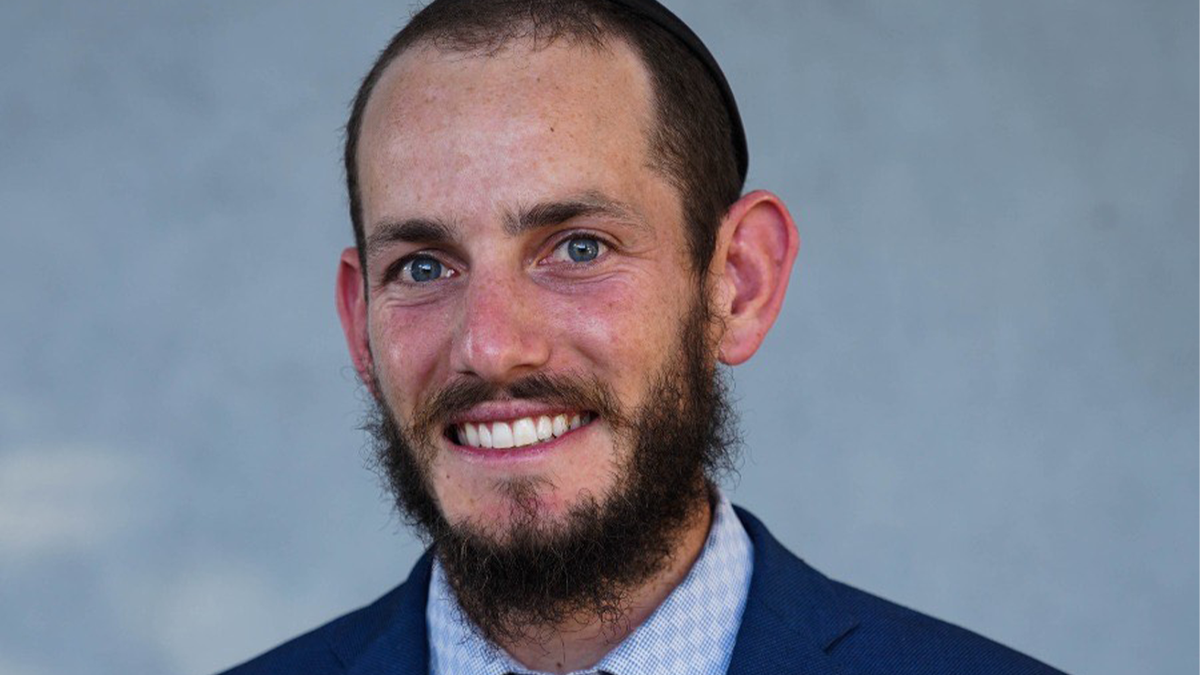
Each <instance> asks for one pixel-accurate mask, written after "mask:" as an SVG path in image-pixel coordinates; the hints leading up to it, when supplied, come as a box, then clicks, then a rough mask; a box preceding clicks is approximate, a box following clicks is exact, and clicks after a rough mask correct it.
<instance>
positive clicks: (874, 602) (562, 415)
mask: <svg viewBox="0 0 1200 675" xmlns="http://www.w3.org/2000/svg"><path fill="white" fill-rule="evenodd" d="M746 162H747V155H746V146H745V139H744V136H743V133H742V129H741V123H740V120H739V117H738V115H737V110H736V107H735V105H734V102H733V96H732V94H731V93H730V92H729V89H728V85H727V84H726V83H725V80H724V77H723V76H722V75H721V73H720V70H719V68H718V67H717V65H716V63H715V62H714V61H713V60H712V57H711V56H710V55H709V54H708V52H707V50H706V49H705V48H704V47H703V45H702V44H701V43H700V41H699V39H698V38H696V37H695V36H694V35H693V34H692V33H691V32H690V31H689V30H688V29H687V27H686V26H684V25H683V24H682V23H681V22H680V21H679V20H678V19H677V18H675V17H674V16H673V15H671V14H670V13H669V12H667V11H666V10H665V9H664V8H662V7H661V6H659V5H657V4H656V3H653V2H649V1H643V0H638V1H635V0H622V1H616V0H554V1H550V0H519V1H517V0H437V1H436V2H434V3H433V4H431V5H430V6H428V7H427V8H426V9H424V10H423V11H422V12H420V13H419V14H417V15H416V16H415V17H414V18H413V20H412V21H411V23H410V24H409V25H408V26H407V27H405V28H404V29H403V30H402V31H401V32H400V33H398V34H397V35H396V37H395V38H394V39H393V40H392V42H391V43H390V44H389V45H388V47H387V48H386V49H385V50H384V52H383V53H382V54H381V55H380V57H379V59H378V61H377V62H376V64H375V66H374V67H373V68H372V69H371V71H370V73H369V74H368V75H367V77H366V79H365V80H364V82H363V84H362V87H361V88H360V91H359V95H358V97H357V99H356V101H355V104H354V107H353V112H352V114H351V117H350V120H349V123H348V127H347V142H346V172H347V182H348V189H349V196H350V210H351V217H352V220H353V223H354V230H355V238H356V246H355V247H354V248H350V249H347V250H346V251H345V252H344V253H343V254H342V258H341V264H340V268H339V272H338V280H337V301H338V311H339V315H340V316H341V320H342V325H343V328H344V330H345V334H346V339H347V343H348V345H349V348H350V353H351V356H352V359H353V362H354V365H355V367H356V369H357V371H358V373H359V376H360V377H361V379H362V381H363V382H364V384H365V385H366V387H367V388H368V390H369V391H370V393H371V395H372V397H373V399H374V400H375V402H376V403H377V411H376V412H375V416H374V419H373V421H372V423H371V425H370V428H371V430H372V431H373V434H374V437H375V438H376V441H377V445H378V451H379V460H380V466H381V467H382V469H383V471H384V472H385V474H386V475H387V477H388V480H389V482H390V484H391V486H392V487H393V489H394V491H395V493H396V497H397V502H398V504H399V506H400V509H401V511H402V513H404V514H405V515H406V516H407V518H408V519H409V520H410V521H411V522H412V523H413V525H414V526H415V527H416V528H417V529H418V530H419V531H420V532H421V533H422V534H424V535H425V536H426V537H427V538H428V540H429V541H430V543H431V547H430V552H429V553H427V554H426V556H425V557H424V558H422V560H421V561H420V562H419V563H418V564H417V566H416V567H415V568H414V570H413V571H412V572H411V574H410V575H409V577H408V580H407V581H406V582H405V583H404V584H403V585H401V586H399V587H398V588H396V589H395V590H393V591H392V592H390V593H388V594H387V595H385V596H383V597H382V598H381V599H380V600H378V601H377V602H375V603H374V604H372V605H370V606H368V607H366V608H363V609H360V610H358V611H356V612H352V613H350V614H347V615H346V616H343V617H342V618H340V619H337V620H335V621H333V622H331V623H329V624H326V625H325V626H323V627H321V628H318V629H317V630H315V631H313V632H311V633H309V634H307V635H305V636H302V637H300V638H297V639H295V640H293V641H292V642H289V643H287V644H285V645H283V646H281V647H279V648H277V649H275V650H274V651H271V652H269V653H267V654H265V655H263V656H261V657H259V658H257V659H255V660H253V661H251V662H249V663H247V664H245V665H243V666H241V667H239V668H236V669H234V670H233V671H231V672H233V673H236V674H237V675H250V674H254V673H363V674H365V673H425V672H431V673H438V674H443V673H455V674H457V673H470V674H477V673H495V674H497V675H499V674H502V673H510V672H512V673H543V672H546V673H567V672H585V673H613V674H615V675H634V674H635V673H636V674H643V673H723V672H731V673H768V672H769V673H784V672H805V673H898V672H899V673H940V672H955V673H985V672H986V673H1034V672H1038V673H1043V672H1054V671H1052V670H1051V669H1050V668H1048V667H1046V666H1044V665H1042V664H1039V663H1037V662H1035V661H1033V660H1031V659H1029V658H1027V657H1024V656H1021V655H1019V654H1017V653H1015V652H1012V651H1011V650H1008V649H1007V648H1005V647H1002V646H1000V645H997V644H995V643H993V642H990V641H987V640H985V639H983V638H981V637H978V636H976V635H974V634H971V633H969V632H967V631H964V630H962V629H959V628H956V627H953V626H950V625H948V624H945V623H941V622H939V621H937V620H934V619H931V618H928V617H925V616H922V615H919V614H917V613H915V612H912V611H910V610H907V609H904V608H901V607H898V606H896V605H893V604H891V603H888V602H886V601H884V600H881V599H878V598H875V597H873V596H870V595H867V594H865V593H863V592H861V591H858V590H855V589H852V588H849V587H847V586H845V585H842V584H839V583H836V582H832V581H830V580H828V579H826V578H825V577H823V576H821V575H820V574H819V573H817V572H816V571H815V570H813V569H811V568H809V567H808V566H806V565H805V564H804V563H803V562H801V561H800V560H799V559H797V558H796V557H794V556H793V555H792V554H791V553H789V552H788V551H786V550H785V549H783V548H782V547H781V546H780V544H779V543H778V542H776V541H775V540H774V539H773V538H772V537H771V535H770V534H769V533H768V532H767V530H766V529H765V528H764V526H763V525H762V524H761V523H759V522H758V521H757V520H755V519H754V518H753V516H751V515H750V514H748V513H746V512H745V511H741V510H735V509H734V508H733V507H732V506H731V505H730V504H729V502H728V500H727V499H726V498H725V497H724V496H723V495H722V494H721V493H720V491H719V490H718V489H717V488H716V487H715V479H716V478H717V477H718V476H719V474H720V472H721V470H722V469H723V468H724V467H726V466H727V465H728V463H729V454H730V452H731V449H732V447H733V446H734V439H735V436H736V434H735V431H734V430H733V428H732V421H731V420H732V415H731V413H730V410H729V408H728V405H727V403H726V401H725V398H724V392H723V388H722V384H721V383H722V380H721V379H720V377H719V375H718V371H717V368H718V366H717V363H718V362H720V363H724V364H728V365H736V364H738V363H741V362H743V361H745V360H747V359H748V358H750V356H751V355H753V354H754V352H755V351H756V349H757V348H758V346H759V344H760V343H761V342H762V340H763V337H764V336H765V335H766V333H767V331H768V329H769V328H770V327H771V325H772V323H773V322H774V320H775V317H776V315H777V314H778V312H779V309H780V307H781V304H782V302H783V297H784V292H785V290H786V288H787V282H788V276H789V273H790V270H791V266H792V262H793V260H794V259H795V256H796V251H797V248H798V246H799V239H798V235H797V233H796V229H795V226H794V224H793V222H792V219H791V216H790V215H789V214H788V211H787V209H786V207H785V206H784V204H783V203H782V202H781V201H780V200H779V198H778V197H776V196H775V195H773V194H771V193H769V192H764V191H755V192H749V193H746V194H742V184H743V181H744V178H745V171H746Z"/></svg>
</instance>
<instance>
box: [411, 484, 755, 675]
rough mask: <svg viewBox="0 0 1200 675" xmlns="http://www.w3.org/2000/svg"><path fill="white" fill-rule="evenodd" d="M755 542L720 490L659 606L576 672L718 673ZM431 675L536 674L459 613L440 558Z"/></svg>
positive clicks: (432, 607)
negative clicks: (692, 555)
mask: <svg viewBox="0 0 1200 675" xmlns="http://www.w3.org/2000/svg"><path fill="white" fill-rule="evenodd" d="M753 555H754V553H753V547H752V545H751V543H750V538H749V536H748V535H747V534H746V530H745V528H743V527H742V523H741V521H740V520H738V517H737V514H736V513H734V511H733V507H732V505H730V503H729V500H728V498H726V497H725V495H724V494H722V493H720V492H719V491H718V493H717V503H716V506H715V508H714V509H713V523H712V526H711V527H710V528H709V532H708V538H707V539H706V540H705V543H704V548H703V550H701V552H700V556H699V557H698V558H697V559H696V562H695V563H694V564H693V565H692V569H691V570H689V571H688V574H687V576H686V577H684V580H683V581H682V582H681V583H680V584H679V585H678V586H676V587H675V589H674V590H673V591H671V594H670V595H668V596H667V599H666V600H664V601H663V603H662V604H661V605H659V606H658V609H656V610H654V612H653V613H652V614H651V615H650V617H649V618H647V619H646V621H644V622H643V623H642V625H640V626H638V627H637V629H636V630H634V631H633V632H632V633H630V634H629V635H628V636H626V638H625V639H624V640H623V641H622V642H621V643H620V644H619V645H617V646H616V647H615V648H614V649H613V650H612V651H611V652H609V653H608V654H607V655H605V657H604V658H603V659H601V660H600V662H599V663H597V664H596V665H595V666H594V667H592V668H588V669H584V670H580V671H576V673H575V675H584V674H587V673H597V672H600V671H603V672H606V673H612V675H655V674H658V673H663V674H667V673H671V674H674V673H684V672H686V673H698V674H701V675H707V674H709V673H712V674H717V673H724V672H725V671H726V669H727V668H728V667H729V660H730V657H731V656H732V654H733V645H734V641H735V640H736V638H737V631H738V626H739V625H740V624H741V620H742V612H743V611H744V610H745V607H746V596H747V594H748V592H749V589H750V576H751V572H752V569H753ZM425 614H426V620H427V623H428V627H429V628H428V630H429V647H430V649H429V656H430V661H429V666H430V673H432V675H452V674H454V673H478V674H479V675H503V674H504V673H510V672H511V673H519V674H521V675H538V674H537V671H532V670H529V669H528V668H525V667H524V666H521V665H520V664H518V663H517V662H516V661H515V660H514V659H513V658H512V657H510V656H509V655H508V654H507V653H505V652H504V651H503V650H502V649H499V648H497V647H495V646H493V645H492V644H491V643H489V642H488V641H487V640H486V639H484V638H483V637H482V636H481V635H480V634H479V632H478V631H477V630H476V629H475V628H474V626H472V625H471V624H470V623H469V622H468V621H466V620H465V619H464V618H462V612H461V610H460V609H459V606H458V601H457V600H456V599H455V598H454V593H453V591H452V590H451V589H450V586H449V583H448V582H447V580H446V575H445V572H444V571H443V570H442V567H441V564H440V563H438V562H437V560H436V559H435V560H434V565H433V574H432V576H431V577H430V581H429V601H428V603H427V605H426V610H425Z"/></svg>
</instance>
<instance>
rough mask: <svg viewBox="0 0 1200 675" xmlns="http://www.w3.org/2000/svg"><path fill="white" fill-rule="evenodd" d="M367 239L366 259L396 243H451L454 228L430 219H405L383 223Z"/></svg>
mask: <svg viewBox="0 0 1200 675" xmlns="http://www.w3.org/2000/svg"><path fill="white" fill-rule="evenodd" d="M374 229H375V231H374V232H372V233H371V236H369V237H367V243H366V248H367V257H368V258H370V257H372V256H374V255H376V254H377V253H378V252H379V250H380V249H382V248H385V247H387V245H388V244H394V243H396V242H414V243H424V244H429V243H433V242H443V241H451V240H453V239H454V238H455V236H454V234H455V232H456V228H454V227H453V226H451V225H449V224H447V223H444V222H442V221H440V220H436V219H432V218H407V219H405V220H400V221H396V222H384V223H382V224H380V225H378V226H376V227H375V228H374Z"/></svg>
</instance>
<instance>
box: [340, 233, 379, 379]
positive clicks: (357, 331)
mask: <svg viewBox="0 0 1200 675" xmlns="http://www.w3.org/2000/svg"><path fill="white" fill-rule="evenodd" d="M337 311H338V317H340V318H341V320H342V332H344V333H345V334H346V346H347V347H349V348H350V359H351V360H352V361H353V362H354V369H355V370H357V371H358V379H359V380H361V381H362V382H363V383H364V384H366V385H367V387H368V388H370V389H372V392H371V393H372V394H378V392H375V391H374V381H373V378H372V377H371V341H370V334H369V332H368V329H367V289H366V284H365V282H364V281H363V273H362V266H361V263H360V261H359V259H358V249H356V248H354V247H350V248H347V249H346V250H344V251H342V258H341V260H340V261H338V271H337Z"/></svg>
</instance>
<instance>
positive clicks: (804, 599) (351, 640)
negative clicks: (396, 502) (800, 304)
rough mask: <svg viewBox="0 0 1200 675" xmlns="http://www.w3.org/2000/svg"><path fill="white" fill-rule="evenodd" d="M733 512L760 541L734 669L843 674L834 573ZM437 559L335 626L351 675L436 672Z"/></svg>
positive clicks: (846, 627) (842, 621)
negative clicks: (432, 583) (433, 600)
mask: <svg viewBox="0 0 1200 675" xmlns="http://www.w3.org/2000/svg"><path fill="white" fill-rule="evenodd" d="M734 510H735V511H736V512H737V515H738V518H739V519H740V520H741V521H742V526H743V527H745V528H746V533H747V534H749V535H750V541H751V542H752V543H753V544H754V573H753V576H752V577H751V579H750V593H749V595H748V597H747V598H746V609H745V611H744V612H743V614H742V625H741V627H740V628H739V629H738V635H737V642H736V644H735V645H734V648H733V658H732V661H731V662H730V665H729V675H759V674H763V675H766V674H768V673H770V674H771V675H781V674H783V673H790V672H796V671H797V669H798V668H802V669H803V671H804V672H805V673H806V674H807V675H836V674H837V673H838V672H839V671H838V669H837V667H836V666H835V665H834V663H833V661H832V659H831V658H830V657H829V654H828V650H829V648H830V647H832V646H833V644H834V643H835V642H837V640H838V639H839V638H841V637H842V636H844V635H846V634H847V633H849V632H850V631H851V630H853V629H854V627H855V626H857V625H858V620H857V619H855V617H854V615H853V614H851V613H850V612H849V610H848V609H846V608H844V607H843V606H842V603H841V601H840V600H839V599H838V597H837V593H836V591H835V590H834V587H833V584H831V583H830V581H829V580H828V579H826V578H825V577H824V576H823V575H822V574H821V573H820V572H817V571H816V570H814V569H813V568H811V567H809V566H808V565H807V564H805V563H804V561H802V560H800V559H799V558H797V557H796V556H794V555H792V553H791V552H790V551H788V550H787V549H786V548H784V547H783V545H782V544H780V543H779V541H778V540H776V539H775V537H773V536H771V533H770V532H768V531H767V528H766V526H765V525H763V524H762V522H761V521H759V520H758V519H757V518H755V517H754V516H752V515H750V513H749V512H748V511H746V510H745V509H742V508H740V507H737V506H735V507H734ZM432 562H433V559H432V556H431V555H430V553H429V552H426V553H425V555H423V556H422V557H421V559H420V560H418V561H417V564H416V566H415V567H414V568H413V571H412V573H410V574H409V576H408V581H406V582H404V584H402V585H401V586H400V587H398V588H397V589H395V590H394V591H392V592H391V593H389V594H388V595H386V596H384V597H383V598H382V599H380V601H379V602H378V603H376V605H374V606H372V607H371V608H369V609H368V610H367V611H366V614H365V616H364V617H363V620H361V621H354V622H350V621H345V622H343V623H342V624H341V625H339V626H337V627H336V628H335V630H334V632H333V634H332V635H331V639H330V646H331V648H332V649H333V651H334V653H335V654H337V656H338V658H339V659H340V660H341V661H342V663H343V664H344V665H345V666H346V669H347V671H346V672H347V675H393V674H395V673H427V672H429V644H428V635H427V633H428V629H427V627H426V625H425V606H426V604H427V603H428V600H429V577H430V572H431V570H432Z"/></svg>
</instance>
